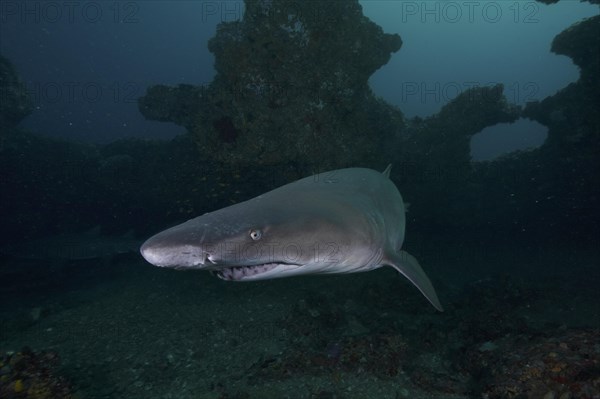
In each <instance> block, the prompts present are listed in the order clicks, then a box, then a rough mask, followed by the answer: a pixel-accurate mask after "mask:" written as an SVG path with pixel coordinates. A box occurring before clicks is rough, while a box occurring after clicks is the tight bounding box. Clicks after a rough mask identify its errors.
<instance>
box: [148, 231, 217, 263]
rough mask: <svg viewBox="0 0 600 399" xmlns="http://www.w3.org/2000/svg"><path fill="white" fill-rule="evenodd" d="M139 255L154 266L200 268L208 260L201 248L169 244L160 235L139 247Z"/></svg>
mask: <svg viewBox="0 0 600 399" xmlns="http://www.w3.org/2000/svg"><path fill="white" fill-rule="evenodd" d="M140 253H141V254H142V256H143V257H144V259H146V261H148V263H151V264H153V265H155V266H160V267H182V268H184V267H189V268H201V267H203V266H204V265H205V264H206V263H210V261H209V260H208V254H207V253H206V252H205V251H203V250H202V248H201V247H198V246H195V245H186V244H175V245H174V244H171V243H169V242H168V240H164V239H163V238H162V237H160V235H156V236H154V237H151V238H149V239H148V240H147V241H146V242H145V243H144V244H143V245H142V246H141V247H140Z"/></svg>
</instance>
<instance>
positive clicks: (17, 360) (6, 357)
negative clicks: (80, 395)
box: [0, 348, 75, 399]
mask: <svg viewBox="0 0 600 399" xmlns="http://www.w3.org/2000/svg"><path fill="white" fill-rule="evenodd" d="M59 363H60V361H59V358H58V355H57V354H56V353H54V352H39V353H36V352H33V351H31V350H30V349H28V348H24V349H23V350H22V351H20V352H16V353H4V354H1V355H0V397H3V398H6V399H73V398H75V395H74V394H73V390H72V387H71V384H70V383H69V381H68V380H67V379H66V378H65V377H63V376H61V375H60V373H59V372H58V369H59Z"/></svg>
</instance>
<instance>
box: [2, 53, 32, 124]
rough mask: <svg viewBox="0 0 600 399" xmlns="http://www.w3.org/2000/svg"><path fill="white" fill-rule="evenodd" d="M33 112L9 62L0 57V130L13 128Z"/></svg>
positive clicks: (25, 92)
mask: <svg viewBox="0 0 600 399" xmlns="http://www.w3.org/2000/svg"><path fill="white" fill-rule="evenodd" d="M32 110H33V105H32V103H31V100H30V98H29V96H28V95H27V90H26V89H25V86H24V85H23V83H22V82H21V80H20V79H19V77H18V75H17V72H16V71H15V68H14V67H13V65H12V64H11V62H10V61H9V60H8V59H6V58H5V57H3V56H1V55H0V130H2V132H6V131H7V129H10V128H13V127H15V126H16V125H17V124H18V123H19V122H21V121H22V120H23V118H25V117H26V116H27V115H29V114H30V113H31V111H32Z"/></svg>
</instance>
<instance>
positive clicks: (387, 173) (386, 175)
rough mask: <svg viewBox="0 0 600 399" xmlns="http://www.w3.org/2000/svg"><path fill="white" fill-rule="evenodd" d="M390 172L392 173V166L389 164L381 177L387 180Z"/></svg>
mask: <svg viewBox="0 0 600 399" xmlns="http://www.w3.org/2000/svg"><path fill="white" fill-rule="evenodd" d="M391 171H392V164H389V165H388V166H387V168H385V170H384V171H383V175H384V176H385V177H387V178H388V179H389V178H390V172H391Z"/></svg>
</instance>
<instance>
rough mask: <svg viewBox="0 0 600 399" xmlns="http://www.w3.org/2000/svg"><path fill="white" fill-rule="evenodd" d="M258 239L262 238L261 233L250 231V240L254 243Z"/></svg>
mask: <svg viewBox="0 0 600 399" xmlns="http://www.w3.org/2000/svg"><path fill="white" fill-rule="evenodd" d="M260 237H262V231H260V230H250V238H252V239H253V240H254V241H256V240H260Z"/></svg>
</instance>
